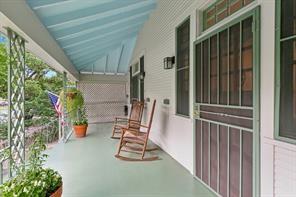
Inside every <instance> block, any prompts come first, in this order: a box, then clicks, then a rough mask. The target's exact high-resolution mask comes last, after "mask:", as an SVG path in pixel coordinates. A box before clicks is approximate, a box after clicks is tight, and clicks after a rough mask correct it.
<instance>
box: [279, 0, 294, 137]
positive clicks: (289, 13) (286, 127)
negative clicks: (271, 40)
mask: <svg viewBox="0 0 296 197" xmlns="http://www.w3.org/2000/svg"><path fill="white" fill-rule="evenodd" d="M277 27H278V28H276V29H277V30H276V57H277V58H276V81H277V83H276V105H277V106H276V115H277V116H278V118H277V119H276V137H278V138H280V139H283V140H290V139H293V140H295V139H296V1H295V0H279V1H277Z"/></svg>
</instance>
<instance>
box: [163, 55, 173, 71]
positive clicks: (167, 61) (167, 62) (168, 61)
mask: <svg viewBox="0 0 296 197" xmlns="http://www.w3.org/2000/svg"><path fill="white" fill-rule="evenodd" d="M174 64H175V56H173V57H165V58H164V59H163V68H164V69H165V70H167V69H172V68H173V66H174Z"/></svg>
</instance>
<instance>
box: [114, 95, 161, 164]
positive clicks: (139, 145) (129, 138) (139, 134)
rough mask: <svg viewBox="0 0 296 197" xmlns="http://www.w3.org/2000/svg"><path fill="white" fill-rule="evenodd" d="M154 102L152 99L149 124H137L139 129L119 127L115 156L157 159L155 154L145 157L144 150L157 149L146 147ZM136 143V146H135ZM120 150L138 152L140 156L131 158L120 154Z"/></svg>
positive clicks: (120, 157) (145, 159) (147, 159)
mask: <svg viewBox="0 0 296 197" xmlns="http://www.w3.org/2000/svg"><path fill="white" fill-rule="evenodd" d="M155 104H156V100H154V102H153V105H152V109H151V114H150V120H149V124H148V125H147V126H145V125H141V124H140V123H138V124H139V127H140V129H137V130H135V129H132V128H122V129H121V137H120V141H119V146H118V151H117V154H116V155H115V157H116V158H118V159H121V160H125V161H153V160H157V159H158V157H157V156H153V157H145V152H146V151H153V150H157V148H147V143H148V138H149V133H150V130H151V126H152V120H153V115H154V110H155ZM141 129H145V130H146V131H141ZM135 145H136V146H135ZM121 151H124V152H130V153H135V154H140V155H141V157H140V158H131V157H125V156H122V155H120V153H121Z"/></svg>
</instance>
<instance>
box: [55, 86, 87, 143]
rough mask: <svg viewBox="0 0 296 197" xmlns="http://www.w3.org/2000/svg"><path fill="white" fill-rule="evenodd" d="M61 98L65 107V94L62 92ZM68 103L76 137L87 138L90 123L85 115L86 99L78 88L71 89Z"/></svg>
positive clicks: (68, 92)
mask: <svg viewBox="0 0 296 197" xmlns="http://www.w3.org/2000/svg"><path fill="white" fill-rule="evenodd" d="M60 98H62V99H61V100H62V104H63V105H64V93H63V92H61V94H60ZM66 101H67V103H66V104H67V113H68V115H69V118H70V119H71V122H72V123H73V128H74V132H75V136H76V137H78V138H81V137H85V135H86V131H87V127H88V121H87V117H86V113H85V107H84V98H83V95H82V93H81V91H79V90H78V89H77V88H70V89H68V91H67V93H66Z"/></svg>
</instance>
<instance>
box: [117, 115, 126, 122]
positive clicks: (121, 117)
mask: <svg viewBox="0 0 296 197" xmlns="http://www.w3.org/2000/svg"><path fill="white" fill-rule="evenodd" d="M115 120H126V121H127V120H129V119H128V118H127V117H123V116H116V117H115Z"/></svg>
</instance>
